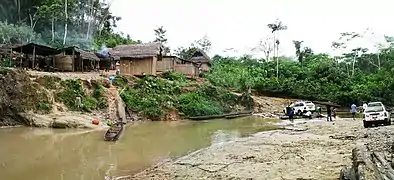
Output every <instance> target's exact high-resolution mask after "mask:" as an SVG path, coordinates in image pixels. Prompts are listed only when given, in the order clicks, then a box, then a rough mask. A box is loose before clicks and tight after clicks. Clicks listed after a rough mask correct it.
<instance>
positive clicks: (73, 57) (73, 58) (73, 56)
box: [72, 48, 75, 72]
mask: <svg viewBox="0 0 394 180" xmlns="http://www.w3.org/2000/svg"><path fill="white" fill-rule="evenodd" d="M72 51H73V53H72V71H73V72H74V71H75V69H74V64H75V62H74V61H75V51H74V48H73V50H72Z"/></svg>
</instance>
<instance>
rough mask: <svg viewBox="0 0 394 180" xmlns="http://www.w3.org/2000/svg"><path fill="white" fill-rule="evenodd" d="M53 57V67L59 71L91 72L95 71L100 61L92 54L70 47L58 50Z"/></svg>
mask: <svg viewBox="0 0 394 180" xmlns="http://www.w3.org/2000/svg"><path fill="white" fill-rule="evenodd" d="M60 51H61V53H60V54H58V55H56V56H55V63H54V67H55V69H57V70H61V71H80V72H85V71H91V70H94V69H97V67H98V65H99V61H100V59H99V58H98V57H97V56H96V54H95V53H93V52H88V51H84V50H82V49H79V48H78V47H75V46H71V47H67V48H63V49H61V50H60Z"/></svg>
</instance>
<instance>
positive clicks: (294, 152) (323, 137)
mask: <svg viewBox="0 0 394 180" xmlns="http://www.w3.org/2000/svg"><path fill="white" fill-rule="evenodd" d="M281 125H283V127H284V128H283V130H276V131H271V132H262V133H258V134H255V135H253V136H251V137H246V138H239V139H237V140H235V141H232V142H226V143H222V144H215V145H212V146H210V147H208V148H205V149H202V150H199V151H196V152H194V153H192V154H189V155H187V156H184V157H181V158H179V159H176V160H172V161H168V162H164V163H162V164H159V165H156V166H154V167H151V168H149V169H147V170H145V171H143V172H141V173H139V174H136V175H134V176H132V177H127V178H126V179H157V180H159V179H160V180H164V179H182V180H185V179H191V180H193V179H250V180H251V179H262V180H265V179H269V180H283V179H286V180H293V179H294V180H295V179H297V180H306V179H308V180H312V179H316V180H317V179H318V180H326V179H327V180H330V179H338V178H339V172H340V170H341V169H342V168H343V167H344V166H347V165H350V164H351V163H352V161H351V157H352V149H353V148H354V147H355V146H356V144H366V145H369V147H371V148H372V149H375V150H376V149H388V148H389V145H391V143H389V142H392V140H393V139H394V136H393V135H394V126H380V127H373V128H368V129H364V128H363V126H362V122H361V120H360V119H358V120H356V121H354V120H351V119H337V120H336V121H335V122H325V121H324V120H323V119H321V120H319V119H314V120H309V121H305V120H296V123H295V124H294V125H289V123H288V122H286V121H284V122H283V123H282V124H281ZM123 179H125V178H123Z"/></svg>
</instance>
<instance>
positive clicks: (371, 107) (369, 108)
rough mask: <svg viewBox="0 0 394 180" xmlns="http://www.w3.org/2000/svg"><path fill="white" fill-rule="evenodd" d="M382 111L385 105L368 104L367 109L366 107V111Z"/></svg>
mask: <svg viewBox="0 0 394 180" xmlns="http://www.w3.org/2000/svg"><path fill="white" fill-rule="evenodd" d="M381 111H383V106H368V107H367V109H365V112H366V113H370V112H381Z"/></svg>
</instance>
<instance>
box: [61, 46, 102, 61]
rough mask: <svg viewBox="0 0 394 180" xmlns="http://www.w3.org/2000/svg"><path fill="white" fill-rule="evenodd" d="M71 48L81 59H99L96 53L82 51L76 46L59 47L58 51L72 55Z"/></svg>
mask: <svg viewBox="0 0 394 180" xmlns="http://www.w3.org/2000/svg"><path fill="white" fill-rule="evenodd" d="M73 50H74V51H75V53H76V54H79V55H80V56H81V58H82V59H87V60H91V61H100V58H98V57H97V55H96V54H94V53H93V52H89V51H84V50H82V49H80V48H78V47H76V46H70V47H66V48H63V49H61V50H60V51H62V52H65V53H66V54H67V55H72V51H73Z"/></svg>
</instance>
